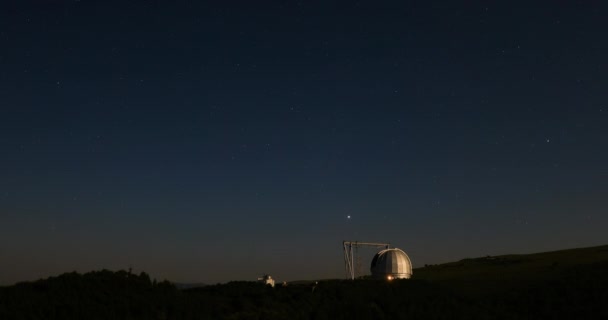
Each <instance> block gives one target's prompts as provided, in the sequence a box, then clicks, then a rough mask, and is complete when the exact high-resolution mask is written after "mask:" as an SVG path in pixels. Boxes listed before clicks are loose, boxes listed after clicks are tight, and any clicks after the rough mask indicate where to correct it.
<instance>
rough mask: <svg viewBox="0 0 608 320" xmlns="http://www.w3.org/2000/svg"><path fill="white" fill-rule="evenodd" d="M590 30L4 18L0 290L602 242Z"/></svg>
mask: <svg viewBox="0 0 608 320" xmlns="http://www.w3.org/2000/svg"><path fill="white" fill-rule="evenodd" d="M606 17H608V4H607V3H606V1H526V2H521V3H518V2H513V1H501V2H500V3H498V2H493V1H463V2H461V3H457V1H449V2H447V1H446V2H445V3H440V2H432V1H405V0H401V1H340V2H338V1H299V2H296V1H194V0H190V1H161V0H147V1H139V0H132V1H93V0H80V1H59V0H56V1H52V0H46V1H42V0H39V1H33V0H12V1H2V4H1V5H0V152H1V154H0V285H7V284H12V283H14V282H17V281H25V280H35V279H38V278H41V277H48V276H51V275H58V274H60V273H63V272H70V271H79V272H86V271H91V270H99V269H102V268H108V269H112V270H117V269H128V268H129V267H132V268H133V270H134V271H136V272H140V271H145V272H148V273H150V274H151V276H153V277H155V278H158V279H169V280H173V281H178V282H205V283H216V282H225V281H230V280H255V278H257V277H258V276H260V275H262V274H263V273H270V274H272V275H273V276H274V277H275V278H277V279H279V280H281V281H282V280H297V279H322V278H336V277H344V276H345V271H344V264H343V256H342V240H359V241H378V242H390V243H392V244H393V245H394V246H396V247H399V248H402V249H403V250H405V251H406V252H407V253H408V254H409V255H410V257H411V259H412V260H413V262H414V265H415V266H423V265H424V264H431V263H440V262H447V261H453V260H459V259H462V258H466V257H476V256H485V255H498V254H507V253H529V252H538V251H547V250H556V249H564V248H571V247H582V246H592V245H600V244H606V243H608V232H607V231H606V230H608V212H607V211H608V19H607V18H606ZM348 216H350V218H348ZM361 253H362V256H363V260H362V265H363V269H368V265H369V261H370V259H371V256H372V255H373V253H374V250H373V249H365V250H362V251H361Z"/></svg>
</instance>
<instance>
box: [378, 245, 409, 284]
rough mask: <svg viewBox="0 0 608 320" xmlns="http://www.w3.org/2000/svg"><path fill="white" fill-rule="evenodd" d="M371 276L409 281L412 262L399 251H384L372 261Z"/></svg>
mask: <svg viewBox="0 0 608 320" xmlns="http://www.w3.org/2000/svg"><path fill="white" fill-rule="evenodd" d="M371 271H372V276H374V277H375V278H382V279H389V280H392V279H409V278H410V277H411V276H412V261H411V260H410V258H409V257H408V256H407V254H405V252H403V250H401V249H397V248H394V249H384V250H382V251H380V252H378V253H376V255H375V256H374V259H373V260H372V267H371Z"/></svg>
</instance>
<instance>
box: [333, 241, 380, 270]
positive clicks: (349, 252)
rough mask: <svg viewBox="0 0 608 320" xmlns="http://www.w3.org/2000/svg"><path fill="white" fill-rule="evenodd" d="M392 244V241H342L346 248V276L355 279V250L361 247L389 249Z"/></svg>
mask: <svg viewBox="0 0 608 320" xmlns="http://www.w3.org/2000/svg"><path fill="white" fill-rule="evenodd" d="M390 245H391V244H390V243H377V242H358V241H342V247H343V248H344V265H345V266H346V277H347V278H350V279H351V280H355V276H356V272H355V269H356V268H355V251H357V249H358V248H359V247H374V248H385V249H388V248H389V247H390ZM353 249H354V250H353Z"/></svg>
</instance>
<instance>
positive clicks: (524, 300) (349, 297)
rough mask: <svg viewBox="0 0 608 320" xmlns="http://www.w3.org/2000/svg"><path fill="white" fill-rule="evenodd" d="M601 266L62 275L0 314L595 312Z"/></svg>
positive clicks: (603, 281)
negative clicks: (322, 276)
mask: <svg viewBox="0 0 608 320" xmlns="http://www.w3.org/2000/svg"><path fill="white" fill-rule="evenodd" d="M607 267H608V263H597V264H593V265H586V266H579V267H577V268H571V269H568V270H566V271H564V272H563V273H560V274H559V276H556V277H554V278H551V279H549V280H547V279H544V280H540V281H538V282H533V283H529V282H527V283H525V285H523V284H522V286H521V287H518V288H517V287H516V289H513V286H511V287H510V289H509V290H505V291H504V292H500V291H496V290H494V291H493V293H492V294H488V295H484V294H481V295H479V294H477V295H473V296H472V295H467V294H465V293H463V292H462V291H461V290H459V286H460V284H459V283H457V282H456V283H452V284H438V283H434V282H430V281H422V280H415V279H412V280H400V281H392V282H386V281H375V280H357V281H341V280H335V281H323V282H319V284H318V285H316V287H315V289H314V290H313V287H312V285H290V286H286V287H276V288H271V287H269V286H264V285H261V284H258V283H254V282H231V283H227V284H220V285H212V286H205V287H201V288H193V289H187V290H178V289H177V288H176V287H175V286H174V285H173V284H171V283H168V282H156V281H155V280H152V279H150V277H149V276H148V275H147V274H145V273H141V274H132V273H130V272H126V271H118V272H110V271H98V272H90V273H86V274H82V275H81V274H77V273H67V274H63V275H61V276H58V277H52V278H49V279H46V280H39V281H36V282H28V283H20V284H16V285H14V286H10V287H3V288H0V319H7V320H13V319H14V320H20V319H61V320H70V319H93V320H94V319H105V320H111V319H146V320H151V319H560V318H563V319H601V318H608V276H607V273H606V272H605V270H608V269H607ZM465 280H466V279H465ZM496 292H499V293H496Z"/></svg>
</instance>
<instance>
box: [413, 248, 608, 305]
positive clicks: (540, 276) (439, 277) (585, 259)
mask: <svg viewBox="0 0 608 320" xmlns="http://www.w3.org/2000/svg"><path fill="white" fill-rule="evenodd" d="M605 263H608V245H607V246H599V247H591V248H580V249H569V250H560V251H553V252H543V253H535V254H522V255H503V256H487V257H481V258H474V259H463V260H460V261H457V262H451V263H445V264H439V265H431V266H426V267H423V268H417V269H414V277H413V278H414V279H419V280H426V281H429V282H433V283H437V284H442V285H445V286H449V287H450V288H453V289H454V290H456V291H459V292H462V293H465V294H475V293H479V294H493V293H496V294H500V293H501V292H506V291H509V290H513V289H517V288H521V287H527V288H529V287H534V286H537V285H538V284H539V283H543V282H546V281H559V280H560V278H562V277H570V276H572V273H576V272H577V271H581V272H582V270H585V269H590V270H595V269H597V267H598V265H600V264H605ZM580 276H581V277H583V278H584V277H586V276H585V275H580ZM582 280H583V279H581V281H582Z"/></svg>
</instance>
